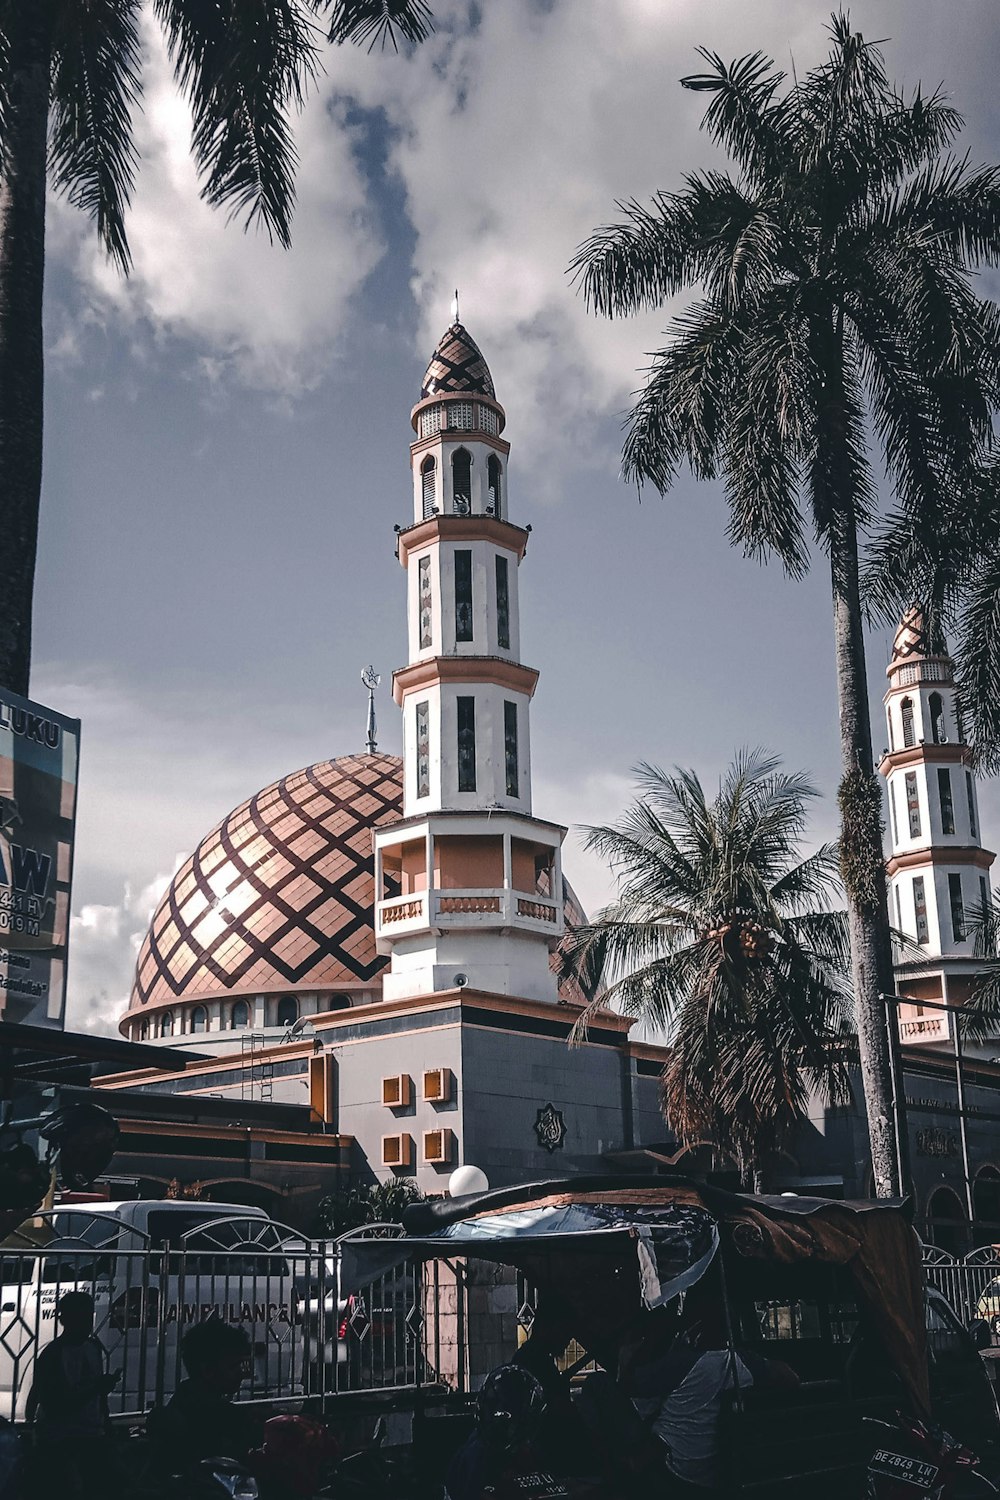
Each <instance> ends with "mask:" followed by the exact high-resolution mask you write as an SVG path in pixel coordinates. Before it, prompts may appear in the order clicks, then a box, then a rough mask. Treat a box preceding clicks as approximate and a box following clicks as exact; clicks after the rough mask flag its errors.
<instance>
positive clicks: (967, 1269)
mask: <svg viewBox="0 0 1000 1500" xmlns="http://www.w3.org/2000/svg"><path fill="white" fill-rule="evenodd" d="M923 1265H924V1275H925V1277H926V1278H927V1283H928V1285H930V1286H933V1287H936V1288H937V1290H938V1291H939V1292H940V1293H941V1294H942V1296H944V1297H945V1298H946V1299H947V1301H948V1302H949V1303H950V1304H951V1306H952V1308H953V1309H954V1310H955V1312H956V1313H957V1314H958V1316H959V1317H960V1318H961V1320H962V1322H963V1323H965V1324H966V1326H968V1325H969V1324H970V1323H972V1322H974V1321H976V1320H977V1319H981V1320H982V1321H983V1322H985V1323H987V1324H988V1325H989V1329H990V1335H991V1338H992V1342H993V1347H994V1348H996V1347H1000V1251H998V1250H997V1248H996V1247H995V1246H993V1245H985V1246H983V1247H982V1248H981V1249H979V1250H973V1251H971V1252H970V1254H968V1255H966V1256H963V1257H961V1258H959V1257H957V1256H953V1255H949V1254H948V1253H947V1252H946V1251H944V1250H939V1249H938V1248H937V1247H936V1246H934V1245H925V1246H924V1247H923Z"/></svg>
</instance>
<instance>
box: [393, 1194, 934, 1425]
mask: <svg viewBox="0 0 1000 1500" xmlns="http://www.w3.org/2000/svg"><path fill="white" fill-rule="evenodd" d="M587 1203H589V1204H615V1205H617V1206H619V1207H621V1208H625V1209H627V1208H628V1207H630V1206H631V1207H635V1208H644V1209H647V1210H648V1209H650V1208H656V1207H658V1206H663V1207H667V1206H668V1205H670V1204H673V1203H690V1204H696V1205H699V1206H700V1207H702V1208H704V1209H706V1210H707V1211H708V1212H709V1213H710V1214H711V1215H712V1216H713V1217H714V1218H715V1219H716V1221H717V1222H718V1223H719V1225H720V1227H722V1230H723V1249H724V1252H725V1254H726V1256H727V1259H728V1257H729V1256H730V1255H732V1254H735V1255H736V1256H743V1257H746V1258H748V1259H757V1260H762V1261H767V1262H770V1263H771V1264H774V1265H788V1266H792V1265H802V1264H806V1263H809V1262H813V1263H815V1264H823V1265H832V1266H842V1267H844V1268H845V1269H846V1270H847V1272H848V1274H849V1275H850V1276H851V1277H852V1279H853V1281H854V1283H855V1286H856V1287H857V1290H858V1292H859V1294H860V1296H861V1298H862V1299H863V1301H864V1304H865V1305H866V1307H867V1308H868V1310H869V1312H870V1314H871V1317H872V1322H873V1324H874V1327H875V1329H876V1331H877V1333H878V1335H879V1337H880V1339H881V1340H882V1343H883V1345H884V1347H885V1350H886V1353H887V1354H888V1356H889V1358H890V1359H891V1361H892V1363H893V1366H894V1367H895V1369H896V1370H897V1372H898V1373H899V1376H900V1378H901V1380H902V1381H903V1384H904V1387H905V1389H906V1391H907V1394H908V1395H909V1397H910V1399H911V1400H912V1401H913V1404H914V1406H915V1407H916V1409H917V1411H918V1412H921V1413H926V1412H927V1410H928V1405H929V1395H928V1377H927V1350H926V1329H925V1323H924V1286H923V1273H922V1270H921V1265H920V1256H919V1247H918V1241H917V1237H916V1235H915V1234H914V1231H913V1228H912V1226H911V1224H910V1216H909V1212H908V1207H907V1205H906V1204H905V1203H903V1202H899V1201H895V1200H894V1201H892V1202H885V1201H882V1202H874V1201H872V1202H869V1201H865V1202H857V1203H849V1202H837V1201H834V1200H830V1199H821V1198H798V1197H795V1198H793V1197H788V1198H765V1197H752V1196H750V1195H749V1194H742V1193H728V1192H723V1191H720V1190H718V1189H715V1188H711V1187H708V1186H706V1185H704V1184H700V1183H696V1182H693V1181H691V1180H690V1179H686V1180H684V1179H675V1180H674V1181H672V1182H665V1181H664V1180H663V1179H662V1178H661V1179H659V1180H656V1179H650V1178H646V1179H638V1180H637V1179H632V1180H631V1181H630V1180H629V1179H628V1178H624V1179H623V1178H621V1177H619V1178H617V1179H600V1180H598V1179H593V1178H592V1179H587V1178H579V1179H576V1181H574V1180H573V1179H568V1180H567V1179H563V1180H561V1181H559V1182H558V1183H556V1182H552V1183H536V1184H529V1185H526V1186H523V1187H520V1188H506V1189H501V1190H497V1191H494V1192H488V1193H484V1194H482V1195H479V1196H477V1197H475V1198H469V1199H466V1200H464V1202H463V1200H455V1201H453V1202H452V1203H447V1202H445V1203H441V1204H435V1205H433V1207H431V1206H430V1205H420V1206H419V1209H420V1211H419V1212H418V1211H417V1210H416V1209H414V1210H410V1211H408V1213H407V1216H406V1220H405V1223H406V1227H407V1230H408V1231H409V1232H410V1233H411V1234H415V1235H416V1234H419V1233H421V1232H423V1234H425V1235H426V1234H427V1233H428V1232H429V1231H430V1232H433V1230H434V1229H435V1228H441V1227H443V1226H444V1225H445V1224H449V1223H450V1224H451V1225H452V1226H453V1227H454V1226H455V1225H456V1223H459V1222H461V1221H463V1220H472V1219H482V1218H487V1217H490V1216H491V1215H493V1214H497V1213H516V1212H517V1211H518V1210H519V1209H537V1208H544V1207H548V1206H553V1207H561V1206H565V1205H569V1204H587ZM580 1238H581V1239H586V1238H587V1236H581V1237H580ZM590 1238H591V1241H592V1245H591V1248H592V1249H593V1250H594V1251H598V1252H599V1250H600V1245H599V1243H598V1242H599V1241H600V1240H601V1239H602V1236H600V1235H594V1236H592V1237H590ZM614 1240H615V1248H614V1250H612V1249H611V1244H610V1241H609V1242H608V1249H609V1259H607V1260H605V1261H604V1264H603V1265H602V1264H601V1259H602V1257H601V1256H600V1254H599V1253H598V1254H594V1255H588V1254H587V1253H586V1252H587V1247H586V1246H585V1245H582V1244H581V1245H578V1246H572V1247H571V1246H569V1245H568V1244H567V1243H566V1242H565V1241H563V1242H562V1243H561V1244H560V1245H558V1246H557V1245H556V1244H550V1245H548V1246H547V1245H546V1244H545V1242H544V1240H543V1239H542V1238H538V1239H535V1240H534V1242H532V1240H531V1237H530V1235H529V1236H525V1237H524V1238H523V1239H506V1240H497V1241H496V1242H494V1243H493V1244H491V1245H490V1247H489V1250H488V1251H487V1250H486V1247H485V1246H481V1247H480V1248H478V1249H476V1250H472V1249H471V1248H470V1249H468V1250H466V1251H465V1252H464V1253H466V1254H473V1255H483V1254H487V1255H488V1258H489V1259H492V1260H499V1261H501V1262H505V1263H507V1264H510V1265H516V1266H519V1267H520V1268H521V1269H522V1270H524V1271H525V1272H526V1273H527V1274H528V1275H529V1276H530V1277H531V1278H532V1280H534V1281H535V1282H536V1284H537V1285H539V1286H540V1287H542V1288H544V1287H548V1288H550V1289H551V1290H552V1291H555V1292H558V1293H559V1294H560V1295H561V1296H562V1297H563V1298H564V1299H566V1300H568V1301H570V1302H571V1303H572V1305H573V1307H574V1310H575V1312H576V1314H577V1316H578V1319H579V1322H580V1325H581V1341H582V1342H585V1343H587V1346H588V1347H590V1348H591V1349H592V1350H593V1351H594V1352H595V1353H597V1354H598V1356H599V1357H600V1353H601V1350H602V1348H603V1350H605V1351H607V1350H608V1348H609V1344H610V1342H611V1340H612V1339H613V1336H614V1331H615V1329H616V1328H617V1330H618V1331H619V1332H620V1331H621V1329H622V1327H623V1325H624V1323H625V1322H626V1321H627V1320H628V1318H629V1317H630V1316H631V1317H632V1318H634V1317H635V1314H636V1309H637V1308H638V1306H639V1305H640V1304H639V1297H638V1275H637V1273H636V1272H635V1269H634V1268H635V1265H636V1262H635V1258H634V1256H630V1257H627V1258H626V1257H623V1256H622V1253H621V1245H622V1237H621V1236H617V1235H616V1236H614ZM430 1244H432V1242H431V1241H428V1240H426V1239H424V1240H423V1242H422V1246H421V1250H422V1253H425V1254H426V1253H427V1249H428V1248H429V1246H430ZM446 1245H447V1242H445V1244H443V1245H442V1247H441V1249H442V1251H446ZM446 1253H451V1254H452V1255H454V1254H456V1253H463V1252H462V1251H459V1250H458V1248H457V1246H456V1245H455V1244H454V1243H453V1242H452V1243H451V1245H450V1252H447V1251H446ZM629 1261H631V1264H628V1262H629ZM629 1310H631V1312H630V1311H629ZM585 1332H587V1333H588V1334H589V1338H590V1340H591V1342H588V1340H587V1339H586V1338H583V1334H584V1333H585Z"/></svg>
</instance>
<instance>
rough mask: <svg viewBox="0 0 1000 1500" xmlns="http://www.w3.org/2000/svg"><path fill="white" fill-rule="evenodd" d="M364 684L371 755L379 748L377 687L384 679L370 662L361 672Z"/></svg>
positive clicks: (369, 751)
mask: <svg viewBox="0 0 1000 1500" xmlns="http://www.w3.org/2000/svg"><path fill="white" fill-rule="evenodd" d="M361 681H362V684H363V685H364V686H365V687H366V688H367V689H368V740H367V749H368V754H369V755H374V754H375V752H376V750H377V749H378V743H377V741H376V738H375V735H376V730H377V725H376V723H375V689H376V688H377V687H378V685H379V683H380V682H381V681H382V677H381V674H380V673H379V672H376V670H375V668H374V667H373V666H372V665H371V664H369V665H368V666H367V667H365V668H364V669H363V671H362V673H361Z"/></svg>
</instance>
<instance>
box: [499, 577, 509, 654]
mask: <svg viewBox="0 0 1000 1500" xmlns="http://www.w3.org/2000/svg"><path fill="white" fill-rule="evenodd" d="M497 645H498V646H499V647H500V650H501V651H509V650H510V577H509V564H508V562H507V559H506V558H505V557H501V556H500V555H499V553H498V554H497Z"/></svg>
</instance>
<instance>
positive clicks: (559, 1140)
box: [535, 1104, 566, 1151]
mask: <svg viewBox="0 0 1000 1500" xmlns="http://www.w3.org/2000/svg"><path fill="white" fill-rule="evenodd" d="M535 1134H536V1135H537V1137H538V1144H539V1145H540V1146H544V1147H545V1149H546V1151H561V1150H562V1144H563V1141H564V1140H565V1139H566V1121H565V1120H564V1119H563V1114H562V1110H561V1109H556V1107H555V1105H554V1104H545V1105H543V1106H542V1108H541V1109H540V1110H539V1111H538V1114H537V1115H536V1116H535Z"/></svg>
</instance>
